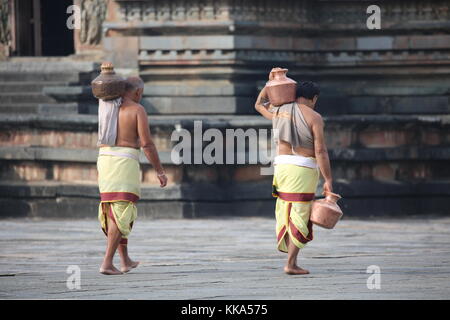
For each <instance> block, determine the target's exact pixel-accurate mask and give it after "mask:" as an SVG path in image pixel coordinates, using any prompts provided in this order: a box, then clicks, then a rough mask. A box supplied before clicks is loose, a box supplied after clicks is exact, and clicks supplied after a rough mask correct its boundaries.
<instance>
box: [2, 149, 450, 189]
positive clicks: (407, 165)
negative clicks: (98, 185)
mask: <svg viewBox="0 0 450 320" xmlns="http://www.w3.org/2000/svg"><path fill="white" fill-rule="evenodd" d="M232 153H233V156H236V154H235V153H234V152H232ZM97 155H98V150H97V149H68V148H56V147H55V148H45V147H32V146H5V145H3V146H2V148H1V149H0V163H1V165H2V168H1V169H0V177H1V178H2V179H7V180H16V179H19V180H23V181H42V180H55V181H66V182H71V181H90V182H95V181H96V179H97V176H96V160H97ZM329 155H330V160H331V164H332V168H333V177H334V178H335V179H349V180H355V179H372V180H392V181H419V180H420V181H423V180H424V179H434V180H442V179H450V169H449V168H448V164H447V162H448V159H449V158H450V148H449V147H426V148H417V147H405V148H395V149H392V148H377V149H359V150H358V149H345V150H334V149H329ZM159 156H160V159H161V162H162V163H163V164H164V166H165V168H166V171H167V174H168V176H169V177H170V181H171V183H174V184H180V183H183V182H185V181H191V182H192V181H210V182H211V183H213V182H217V183H220V182H221V181H227V180H229V179H231V180H233V181H238V182H246V181H265V180H270V177H271V175H272V174H273V168H272V171H271V172H270V171H269V172H265V170H270V161H267V162H266V161H264V162H259V161H255V162H253V163H250V162H248V161H247V162H241V163H239V162H237V161H236V160H234V161H228V162H226V161H225V157H223V158H222V159H221V160H223V162H222V163H220V164H215V163H213V164H207V163H206V162H205V161H203V159H201V161H200V162H198V163H196V164H194V158H193V157H192V158H191V159H190V160H191V161H190V162H189V163H183V164H182V166H180V165H179V164H178V163H174V162H173V159H171V152H170V151H160V152H159ZM247 156H248V155H247ZM247 159H248V157H247ZM140 162H141V164H142V171H143V173H142V181H143V182H145V183H157V180H156V177H155V174H154V170H153V169H152V167H151V166H150V165H149V163H148V160H147V159H146V158H145V157H144V154H143V153H141V156H140ZM262 168H265V169H262Z"/></svg>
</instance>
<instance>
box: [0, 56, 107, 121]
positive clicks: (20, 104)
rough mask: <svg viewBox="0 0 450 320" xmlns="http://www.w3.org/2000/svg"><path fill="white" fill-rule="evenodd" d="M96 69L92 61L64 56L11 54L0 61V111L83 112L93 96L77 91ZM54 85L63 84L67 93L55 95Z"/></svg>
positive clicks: (56, 93)
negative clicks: (19, 56) (38, 56)
mask: <svg viewBox="0 0 450 320" xmlns="http://www.w3.org/2000/svg"><path fill="white" fill-rule="evenodd" d="M97 69H98V64H96V63H90V62H77V61H73V60H69V59H64V58H54V59H51V58H12V59H11V60H10V61H7V62H0V114H2V113H36V114H54V113H58V114H77V113H79V112H80V111H81V112H83V111H84V110H86V108H88V106H87V103H88V102H89V101H90V102H93V101H94V99H92V97H90V100H89V97H86V96H83V95H82V94H77V93H78V92H80V91H82V90H83V89H82V88H83V87H84V86H85V85H86V84H89V83H90V81H91V80H92V77H93V75H94V74H96V73H97ZM58 88H64V90H65V91H67V94H63V95H61V94H60V95H58ZM64 90H63V91H64ZM77 90H78V91H77ZM55 91H56V92H55ZM54 93H55V94H54Z"/></svg>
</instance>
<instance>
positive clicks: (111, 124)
mask: <svg viewBox="0 0 450 320" xmlns="http://www.w3.org/2000/svg"><path fill="white" fill-rule="evenodd" d="M121 105H122V98H117V99H114V100H106V101H105V100H102V99H100V100H99V102H98V141H97V146H100V145H108V146H114V145H115V144H116V138H117V121H118V116H119V108H120V106H121Z"/></svg>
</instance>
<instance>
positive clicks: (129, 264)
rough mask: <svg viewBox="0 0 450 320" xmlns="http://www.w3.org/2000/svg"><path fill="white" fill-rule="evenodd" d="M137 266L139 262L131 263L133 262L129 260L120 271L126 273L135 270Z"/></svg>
mask: <svg viewBox="0 0 450 320" xmlns="http://www.w3.org/2000/svg"><path fill="white" fill-rule="evenodd" d="M138 265H139V261H133V260H131V259H129V260H128V261H127V263H126V264H125V265H122V268H120V270H121V271H122V272H123V273H126V272H128V271H130V270H131V269H134V268H136V267H137V266H138Z"/></svg>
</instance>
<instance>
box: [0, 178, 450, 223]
mask: <svg viewBox="0 0 450 320" xmlns="http://www.w3.org/2000/svg"><path fill="white" fill-rule="evenodd" d="M249 191H250V193H249ZM334 191H335V192H337V193H339V194H340V195H341V196H342V197H343V198H342V199H341V200H339V205H340V207H341V209H342V210H343V212H344V215H345V216H346V217H349V216H350V217H351V216H357V217H371V216H372V217H379V216H386V215H390V216H398V217H401V216H405V215H411V214H424V213H426V214H429V215H432V214H447V215H448V212H447V211H445V210H444V211H443V209H442V208H446V206H445V204H446V203H448V197H449V196H450V181H427V182H424V183H420V184H416V183H399V182H392V181H385V182H374V181H364V180H360V181H351V182H346V181H339V182H336V183H335V184H334ZM321 192H322V190H321V188H319V189H318V190H317V192H316V197H317V198H319V197H320V194H321ZM274 200H275V199H274V198H273V197H272V196H271V186H270V183H257V184H255V183H248V184H242V183H241V184H235V185H232V184H230V185H227V186H218V185H214V184H205V183H203V184H189V185H183V186H173V187H166V188H164V189H161V188H159V187H154V186H147V185H142V192H141V199H140V200H139V201H138V203H137V206H138V212H139V213H138V214H139V216H140V217H151V218H193V217H198V218H200V217H208V216H211V215H214V216H218V215H224V216H267V217H273V214H274V207H275V201H274ZM98 204H99V193H98V188H97V185H95V184H89V185H87V184H73V183H72V184H66V183H54V182H49V181H44V182H39V183H24V182H15V181H5V180H3V181H1V182H0V206H1V207H2V210H1V213H0V217H26V216H28V217H57V218H70V219H73V218H74V217H92V216H96V214H97V212H98Z"/></svg>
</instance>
